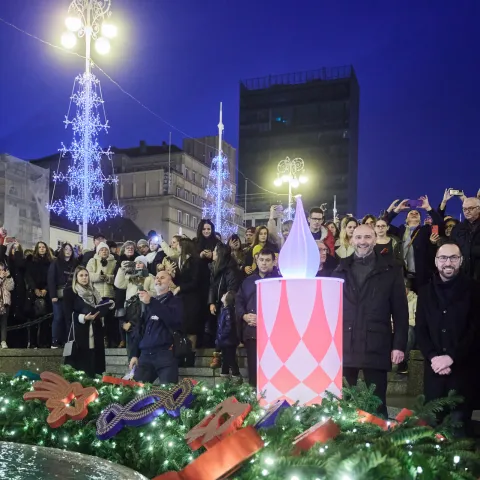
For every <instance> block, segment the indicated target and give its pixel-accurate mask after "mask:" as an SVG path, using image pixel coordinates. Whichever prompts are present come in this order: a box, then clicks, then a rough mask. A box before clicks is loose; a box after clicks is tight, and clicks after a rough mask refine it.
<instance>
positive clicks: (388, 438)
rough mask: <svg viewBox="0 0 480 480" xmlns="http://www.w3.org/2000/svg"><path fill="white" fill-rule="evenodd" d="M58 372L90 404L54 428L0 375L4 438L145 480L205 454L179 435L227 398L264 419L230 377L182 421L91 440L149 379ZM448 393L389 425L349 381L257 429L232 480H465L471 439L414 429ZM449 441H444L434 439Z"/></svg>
mask: <svg viewBox="0 0 480 480" xmlns="http://www.w3.org/2000/svg"><path fill="white" fill-rule="evenodd" d="M62 375H63V376H64V377H65V378H66V379H67V380H68V381H70V382H74V381H79V382H81V383H82V385H83V386H85V387H88V386H93V387H95V388H96V389H97V390H98V392H99V397H98V398H97V399H96V400H95V402H93V403H91V404H90V405H89V406H88V416H87V417H86V418H85V419H84V420H82V421H72V420H69V421H67V422H65V424H64V425H63V426H62V427H60V428H57V429H51V428H50V427H49V426H48V425H47V423H46V418H47V416H48V414H49V412H48V410H47V408H46V407H45V403H44V402H41V401H39V400H33V401H27V402H25V401H24V400H23V394H24V393H25V392H27V391H30V390H32V389H33V387H32V383H33V381H32V380H30V379H28V378H27V377H25V376H24V377H20V378H13V377H12V376H11V375H6V374H0V440H3V441H13V442H17V443H25V444H30V445H42V446H45V447H54V448H60V449H66V450H71V451H76V452H80V453H84V454H88V455H94V456H98V457H101V458H104V459H107V460H110V461H113V462H115V463H119V464H123V465H125V466H127V467H129V468H131V469H133V470H136V471H138V472H140V473H142V474H143V475H145V476H146V477H148V478H152V477H154V476H156V475H159V474H161V473H163V472H166V471H169V470H181V469H182V468H183V467H185V466H186V465H187V464H188V463H189V462H191V461H192V460H193V459H194V458H196V457H197V456H198V455H200V454H201V453H202V451H199V452H192V451H191V450H190V448H189V447H188V445H187V444H186V442H185V441H184V436H185V434H186V433H187V432H188V431H189V430H190V429H191V428H193V427H194V426H195V425H197V424H198V423H199V422H200V421H201V420H202V419H203V418H204V417H205V415H207V414H208V413H209V412H210V411H211V410H213V409H214V408H215V407H216V406H217V405H218V404H219V403H221V402H222V401H223V400H225V398H228V397H230V396H235V397H236V398H237V400H239V401H240V402H243V403H250V404H251V405H252V412H251V413H250V414H249V416H248V417H247V419H246V421H245V425H253V424H255V423H256V422H257V421H258V420H259V419H260V418H261V416H262V409H261V407H260V406H259V404H258V402H257V399H256V393H255V391H254V390H253V389H252V388H251V387H249V386H248V385H241V386H238V385H234V384H232V383H230V382H226V383H225V384H222V385H218V386H216V387H215V388H211V387H208V386H206V385H203V384H198V385H196V386H195V388H194V393H195V400H194V401H193V403H192V405H191V407H190V408H189V409H184V410H182V412H181V415H180V417H178V418H172V417H170V416H168V415H167V414H163V415H161V416H159V417H158V418H156V419H155V420H154V421H153V422H151V423H149V424H147V425H144V426H142V427H138V428H130V427H126V428H124V429H123V430H122V431H121V432H120V433H118V434H117V435H116V436H115V437H113V438H112V439H110V440H106V441H101V440H98V439H97V437H96V419H97V417H98V416H99V415H100V413H101V412H102V410H103V409H105V408H106V407H107V406H108V405H110V404H111V403H113V402H118V403H120V404H123V405H124V404H126V403H128V402H129V401H130V400H132V399H133V398H135V396H137V395H139V394H142V393H146V392H148V391H150V389H151V388H152V386H151V385H145V386H144V387H124V386H118V385H111V384H106V383H103V382H102V380H101V377H97V378H95V379H90V378H88V377H86V376H84V373H83V372H77V371H75V370H73V369H72V368H70V367H68V366H66V367H64V368H63V372H62ZM459 401H460V399H459V397H457V396H455V395H454V394H451V395H449V396H448V397H447V398H444V399H440V400H436V401H434V402H430V403H429V404H424V399H423V398H419V399H418V402H417V405H416V408H415V412H416V413H415V415H414V416H412V417H409V418H407V419H406V420H405V421H404V422H403V423H401V424H400V425H398V426H395V427H394V428H391V429H390V430H388V431H383V430H382V429H381V428H379V427H378V426H376V425H373V424H370V423H359V422H358V414H357V409H361V410H364V411H367V412H368V411H369V412H374V411H375V409H376V407H377V406H378V404H379V400H378V398H376V397H375V396H374V395H373V390H372V388H367V387H366V385H365V384H364V383H360V384H359V385H358V386H357V387H350V386H348V385H346V386H345V388H344V390H343V398H342V399H339V398H337V397H336V396H334V395H332V394H328V395H327V397H326V398H325V399H324V401H323V403H322V405H315V406H311V407H299V406H297V405H294V406H293V407H291V408H288V409H285V410H282V412H281V413H280V414H279V416H278V417H277V421H276V424H275V426H273V427H271V428H269V429H262V430H260V431H259V433H260V434H261V436H262V438H263V439H264V440H265V448H263V449H262V450H261V451H260V452H259V453H258V454H257V455H255V456H254V457H253V458H252V459H251V460H250V461H247V462H246V463H245V464H244V465H243V466H242V467H241V469H239V470H237V472H235V473H234V474H233V475H232V477H231V478H234V479H238V480H258V479H262V478H267V479H273V480H317V479H322V480H330V479H332V480H359V479H362V480H366V479H375V480H378V479H382V480H388V479H395V480H403V479H405V480H407V479H417V478H418V479H426V480H434V479H435V480H437V479H439V480H444V479H471V480H475V479H476V478H478V476H479V473H480V456H479V454H478V453H477V452H476V451H475V449H474V444H473V442H471V441H470V440H465V439H455V438H453V437H452V431H453V428H454V427H455V425H454V424H453V423H452V422H451V421H450V419H449V417H447V418H446V420H445V421H444V422H443V423H442V424H441V425H439V426H438V427H437V428H435V429H431V428H428V427H423V426H418V425H417V422H418V420H419V419H423V420H426V421H429V422H431V421H432V420H433V419H434V417H435V414H436V413H438V412H439V411H441V410H443V409H444V408H451V407H453V406H455V405H457V404H458V403H459ZM326 418H332V420H334V421H335V423H336V424H337V425H338V426H339V427H340V430H341V433H340V435H338V436H337V437H336V438H335V440H331V441H329V442H327V443H326V444H318V445H316V446H315V447H313V448H312V449H310V450H309V451H308V452H304V453H303V454H301V455H299V456H294V455H293V454H292V450H293V449H292V442H293V440H294V439H295V437H296V436H297V435H299V434H301V433H303V432H304V431H305V430H307V429H308V428H310V427H311V426H313V425H315V424H316V423H318V422H320V421H322V419H326ZM437 434H441V435H443V436H444V437H445V439H444V440H440V439H439V438H437V437H436V435H437Z"/></svg>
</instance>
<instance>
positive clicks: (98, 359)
mask: <svg viewBox="0 0 480 480" xmlns="http://www.w3.org/2000/svg"><path fill="white" fill-rule="evenodd" d="M63 299H64V301H63V305H64V312H65V315H66V318H67V319H68V320H69V321H67V325H69V324H70V323H69V322H70V321H71V320H72V319H73V329H74V334H75V342H74V345H73V349H72V355H70V356H69V357H65V363H66V364H68V365H71V366H72V367H73V368H75V369H77V370H83V371H85V372H86V373H87V375H90V376H93V375H94V374H98V375H101V374H102V373H104V372H105V344H104V329H103V326H102V320H101V318H100V316H98V317H97V318H96V319H95V320H93V321H90V320H86V321H85V323H81V322H80V321H79V315H81V314H83V315H86V314H88V313H91V312H92V311H93V307H91V306H90V305H88V304H86V303H85V302H84V301H83V300H82V298H80V297H79V296H78V295H77V294H76V293H75V292H74V291H73V290H72V287H71V286H70V287H67V288H66V289H65V291H64V297H63ZM90 323H91V324H92V327H93V340H94V345H95V347H94V349H93V350H92V349H90V347H89V340H90ZM72 339H73V334H72V335H71V336H70V340H72Z"/></svg>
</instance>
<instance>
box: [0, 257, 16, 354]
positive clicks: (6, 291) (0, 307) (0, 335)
mask: <svg viewBox="0 0 480 480" xmlns="http://www.w3.org/2000/svg"><path fill="white" fill-rule="evenodd" d="M13 288H14V283H13V279H12V277H11V276H10V272H9V271H8V270H7V268H6V267H5V265H4V264H3V263H0V341H1V346H2V348H8V345H7V323H8V311H9V310H10V305H11V303H12V298H11V292H12V290H13Z"/></svg>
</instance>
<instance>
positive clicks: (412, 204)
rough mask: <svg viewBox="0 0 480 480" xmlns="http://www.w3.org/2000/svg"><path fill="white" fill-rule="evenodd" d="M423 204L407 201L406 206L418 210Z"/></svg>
mask: <svg viewBox="0 0 480 480" xmlns="http://www.w3.org/2000/svg"><path fill="white" fill-rule="evenodd" d="M422 204H423V202H422V201H421V200H409V201H408V206H409V207H410V208H420V207H421V206H422Z"/></svg>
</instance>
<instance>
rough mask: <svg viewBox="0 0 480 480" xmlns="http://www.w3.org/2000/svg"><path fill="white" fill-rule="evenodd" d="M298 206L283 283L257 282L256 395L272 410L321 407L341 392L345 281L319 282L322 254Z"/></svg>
mask: <svg viewBox="0 0 480 480" xmlns="http://www.w3.org/2000/svg"><path fill="white" fill-rule="evenodd" d="M296 200H297V208H296V215H295V219H294V221H293V225H292V229H291V231H290V234H289V236H288V238H287V241H286V242H285V245H284V246H283V248H282V250H281V251H280V256H279V266H280V271H281V273H282V276H283V278H271V279H265V280H258V281H257V359H258V362H257V379H258V380H257V390H258V393H259V394H260V393H262V392H265V400H264V403H268V404H270V403H272V402H275V401H277V400H280V399H285V400H288V401H289V402H291V403H293V402H296V401H299V402H300V403H301V404H314V403H321V400H322V397H323V396H324V394H325V391H326V390H329V391H331V392H332V393H335V394H337V395H340V393H341V388H342V328H343V322H342V319H343V311H342V287H343V280H341V279H338V278H316V277H315V275H316V273H317V271H318V268H319V265H320V254H319V251H318V247H317V244H316V242H315V240H314V239H313V236H312V234H311V232H310V229H309V227H308V224H307V221H306V219H305V212H304V210H303V205H302V201H301V199H300V196H297V197H296Z"/></svg>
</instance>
